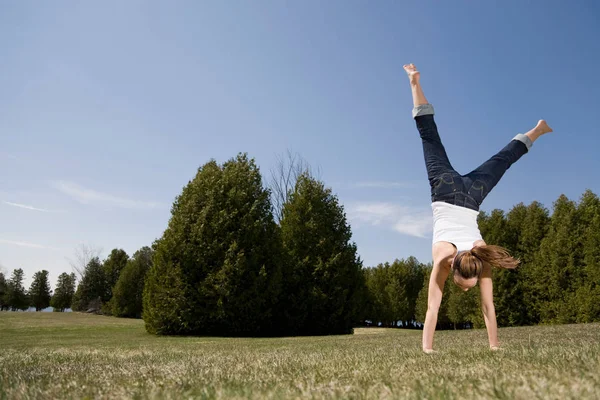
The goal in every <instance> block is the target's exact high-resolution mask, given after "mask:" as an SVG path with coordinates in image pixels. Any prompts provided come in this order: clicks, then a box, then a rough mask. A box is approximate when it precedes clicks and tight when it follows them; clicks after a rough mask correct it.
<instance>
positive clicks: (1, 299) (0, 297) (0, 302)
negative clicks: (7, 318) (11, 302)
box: [0, 272, 9, 311]
mask: <svg viewBox="0 0 600 400" xmlns="http://www.w3.org/2000/svg"><path fill="white" fill-rule="evenodd" d="M6 290H7V288H6V278H5V277H4V274H3V273H2V272H0V311H4V310H8V309H9V307H8V304H7V303H6V301H5V296H6Z"/></svg>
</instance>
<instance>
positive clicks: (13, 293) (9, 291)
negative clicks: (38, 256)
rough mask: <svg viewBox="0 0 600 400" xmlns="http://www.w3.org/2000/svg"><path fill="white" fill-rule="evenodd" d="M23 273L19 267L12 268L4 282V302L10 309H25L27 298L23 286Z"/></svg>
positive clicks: (27, 306) (27, 305)
mask: <svg viewBox="0 0 600 400" xmlns="http://www.w3.org/2000/svg"><path fill="white" fill-rule="evenodd" d="M23 279H24V273H23V270H22V269H21V268H18V269H15V270H13V273H12V275H11V277H10V279H9V280H8V281H7V282H6V292H5V294H4V304H5V305H6V307H7V308H9V309H10V310H12V311H16V310H27V309H28V308H29V300H28V298H27V292H25V287H24V286H23Z"/></svg>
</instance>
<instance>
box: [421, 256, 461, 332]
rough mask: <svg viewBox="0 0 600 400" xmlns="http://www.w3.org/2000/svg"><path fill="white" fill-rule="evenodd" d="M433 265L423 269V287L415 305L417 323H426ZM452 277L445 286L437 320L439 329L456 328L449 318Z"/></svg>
mask: <svg viewBox="0 0 600 400" xmlns="http://www.w3.org/2000/svg"><path fill="white" fill-rule="evenodd" d="M431 270H432V265H431V264H430V265H428V266H426V267H425V268H424V269H423V286H422V288H421V290H420V291H419V295H418V297H417V302H416V305H415V316H416V318H417V321H418V322H420V323H425V316H426V315H427V308H428V304H427V300H428V298H427V296H428V293H429V277H430V276H431ZM451 280H452V276H448V280H447V281H446V283H445V284H444V291H443V292H442V302H441V304H440V308H439V310H438V318H437V329H450V328H453V327H454V324H453V323H452V322H451V321H450V318H449V316H448V299H449V297H450V290H451V288H450V285H454V283H451V282H450V281H451Z"/></svg>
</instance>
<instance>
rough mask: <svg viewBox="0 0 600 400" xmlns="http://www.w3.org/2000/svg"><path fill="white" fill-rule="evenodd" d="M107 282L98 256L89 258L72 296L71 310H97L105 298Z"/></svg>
mask: <svg viewBox="0 0 600 400" xmlns="http://www.w3.org/2000/svg"><path fill="white" fill-rule="evenodd" d="M107 293H108V284H107V282H106V277H105V275H104V269H103V268H102V263H101V262H100V259H98V257H94V258H92V259H91V260H90V262H89V263H88V265H87V266H86V267H85V270H84V273H83V278H82V279H81V282H80V283H79V286H78V287H77V291H76V292H75V295H74V296H73V304H72V308H73V311H88V310H93V311H95V312H99V311H100V309H101V306H102V300H103V299H106V298H107V296H108V295H107Z"/></svg>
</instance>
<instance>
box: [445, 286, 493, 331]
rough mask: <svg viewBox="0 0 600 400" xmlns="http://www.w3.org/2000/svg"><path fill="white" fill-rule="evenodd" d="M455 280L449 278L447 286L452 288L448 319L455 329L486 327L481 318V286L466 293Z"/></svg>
mask: <svg viewBox="0 0 600 400" xmlns="http://www.w3.org/2000/svg"><path fill="white" fill-rule="evenodd" d="M453 279H454V278H453V277H452V276H449V277H448V281H447V282H446V286H449V287H450V293H449V296H448V300H447V301H448V308H447V313H448V319H449V320H450V322H452V324H453V325H454V329H456V328H457V327H461V328H465V327H467V326H469V327H471V326H475V327H476V328H480V327H482V326H485V325H484V322H483V318H482V317H481V302H480V300H479V297H480V291H479V285H477V286H475V287H473V288H472V289H469V290H467V291H466V292H465V291H464V290H463V289H461V288H460V287H458V286H457V285H456V284H455V283H454V282H453Z"/></svg>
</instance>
